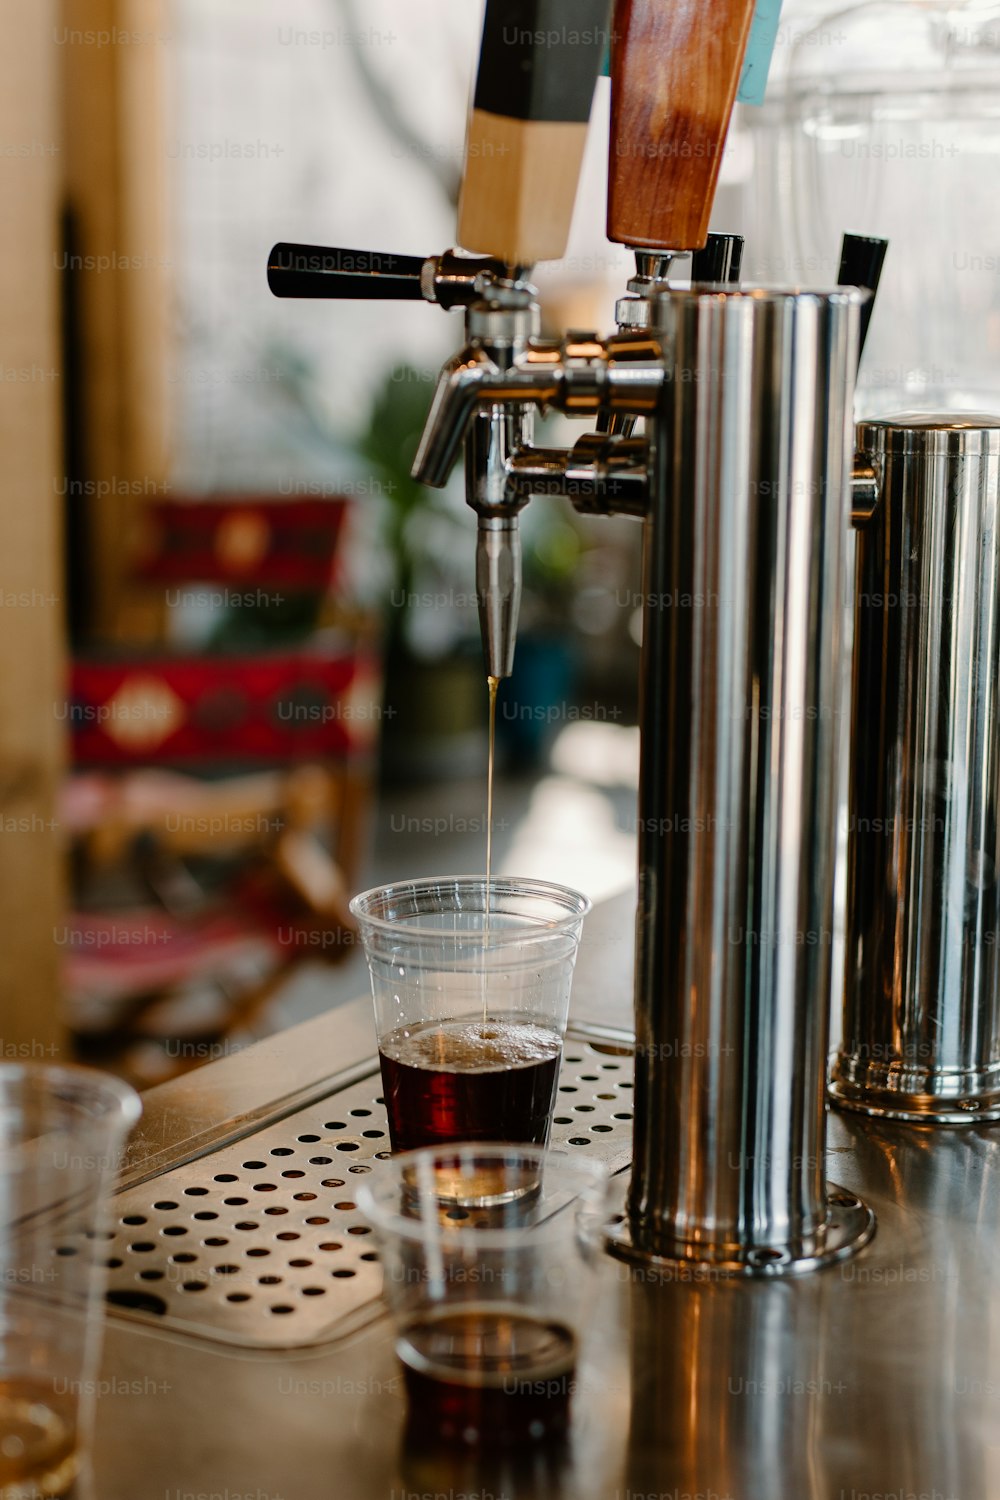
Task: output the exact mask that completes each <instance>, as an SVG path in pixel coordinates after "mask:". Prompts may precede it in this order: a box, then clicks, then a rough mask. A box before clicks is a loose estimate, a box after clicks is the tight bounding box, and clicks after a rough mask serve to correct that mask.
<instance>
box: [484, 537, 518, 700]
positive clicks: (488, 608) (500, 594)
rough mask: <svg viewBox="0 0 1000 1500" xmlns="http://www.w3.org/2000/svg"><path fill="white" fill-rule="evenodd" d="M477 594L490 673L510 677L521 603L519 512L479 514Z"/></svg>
mask: <svg viewBox="0 0 1000 1500" xmlns="http://www.w3.org/2000/svg"><path fill="white" fill-rule="evenodd" d="M476 595H477V598H478V600H479V626H480V629H481V631H482V636H483V653H484V655H485V657H486V672H487V676H489V677H498V678H499V677H509V676H510V675H511V673H512V671H513V670H514V645H515V642H516V640H517V615H518V610H519V609H520V605H521V532H520V528H519V527H518V524H517V513H516V512H515V513H513V514H512V515H508V516H482V515H481V516H480V517H479V529H478V533H477V536H476Z"/></svg>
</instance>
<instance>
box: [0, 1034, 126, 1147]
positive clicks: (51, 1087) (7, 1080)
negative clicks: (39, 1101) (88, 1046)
mask: <svg viewBox="0 0 1000 1500" xmlns="http://www.w3.org/2000/svg"><path fill="white" fill-rule="evenodd" d="M10 1084H20V1085H22V1086H23V1085H25V1084H27V1085H29V1086H30V1087H31V1089H32V1090H33V1091H34V1092H35V1093H36V1094H48V1095H49V1096H50V1097H52V1098H53V1099H57V1100H58V1099H60V1098H62V1097H64V1096H73V1095H75V1096H76V1097H77V1098H78V1099H79V1100H80V1101H81V1107H82V1102H83V1101H84V1100H85V1099H88V1098H89V1099H90V1100H91V1101H94V1102H99V1103H100V1106H101V1107H100V1108H99V1110H98V1111H97V1112H94V1113H90V1114H89V1115H88V1119H89V1121H90V1123H91V1124H93V1125H95V1126H98V1125H103V1124H106V1123H113V1124H121V1125H123V1126H124V1127H125V1128H126V1129H131V1127H132V1126H133V1125H135V1124H136V1123H137V1121H138V1120H139V1118H140V1116H141V1115H142V1100H141V1099H140V1097H139V1095H138V1093H137V1091H136V1090H135V1089H134V1088H133V1087H132V1085H131V1084H130V1083H126V1082H125V1080H124V1079H122V1078H117V1077H116V1076H115V1075H114V1074H113V1073H107V1072H105V1071H104V1070H103V1069H102V1068H88V1067H86V1066H84V1065H83V1064H80V1063H41V1062H28V1061H24V1060H20V1059H19V1060H11V1061H6V1062H0V1099H2V1098H3V1096H4V1094H5V1093H6V1092H7V1087H8V1085H10ZM60 1090H62V1091H64V1093H61V1092H60ZM67 1102H68V1100H67ZM0 1160H2V1151H0Z"/></svg>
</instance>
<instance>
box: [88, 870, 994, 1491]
mask: <svg viewBox="0 0 1000 1500" xmlns="http://www.w3.org/2000/svg"><path fill="white" fill-rule="evenodd" d="M592 916H593V926H592V927H591V929H590V931H589V932H587V933H585V936H584V941H583V950H582V952H581V959H580V963H579V965H578V968H577V983H576V986H575V991H574V1014H575V1016H576V1018H577V1020H578V1021H579V1020H582V1019H586V1020H601V1021H602V1022H604V1023H605V1024H606V1025H618V1026H621V1025H623V1024H627V1022H628V1020H629V1018H630V1016H631V1011H632V997H631V984H630V977H629V967H630V959H629V953H630V949H631V922H632V901H631V899H626V900H623V901H618V902H613V903H608V905H607V906H606V907H604V908H603V909H602V908H598V909H595V911H594V913H593V914H592ZM373 1042H374V1039H373V1037H372V1033H371V1002H370V1000H368V999H367V998H365V999H363V1000H359V1001H358V1002H357V1004H355V1005H352V1006H349V1007H347V1008H344V1009H341V1010H338V1011H336V1012H333V1013H331V1014H330V1015H328V1016H325V1017H323V1018H321V1019H319V1020H317V1021H313V1022H309V1023H307V1024H306V1025H304V1026H301V1027H298V1028H296V1029H295V1030H293V1031H290V1032H286V1033H284V1034H283V1035H281V1036H278V1037H274V1038H272V1039H271V1040H269V1041H267V1042H264V1043H261V1044H259V1045H258V1046H255V1047H252V1048H249V1049H248V1050H246V1051H245V1052H242V1053H240V1054H239V1055H237V1056H234V1057H231V1058H227V1059H225V1060H224V1061H220V1062H218V1063H213V1064H211V1065H210V1066H208V1067H206V1068H203V1069H201V1070H199V1071H198V1072H197V1073H192V1074H188V1075H186V1076H185V1077H184V1078H182V1079H178V1080H177V1081H176V1082H174V1083H171V1084H168V1085H166V1086H165V1087H163V1088H160V1089H155V1090H153V1091H152V1092H151V1093H150V1094H149V1095H147V1096H146V1114H145V1118H144V1122H143V1126H142V1131H141V1133H139V1134H137V1136H136V1138H135V1140H134V1143H133V1149H132V1153H131V1158H130V1174H131V1176H132V1178H133V1180H141V1179H143V1178H145V1177H147V1176H148V1175H149V1173H150V1172H151V1171H163V1170H169V1169H170V1166H171V1164H175V1163H177V1162H179V1161H183V1160H185V1159H190V1158H191V1157H192V1156H197V1155H199V1154H200V1153H201V1152H203V1151H205V1150H212V1149H215V1148H216V1147H217V1146H218V1143H219V1141H220V1140H232V1139H234V1138H235V1137H237V1136H241V1137H242V1138H243V1139H244V1141H245V1144H246V1148H247V1149H246V1155H247V1158H248V1159H251V1158H252V1157H253V1156H254V1155H255V1153H256V1150H257V1145H256V1144H255V1142H256V1141H257V1140H258V1139H259V1134H260V1130H261V1128H262V1127H263V1128H268V1129H269V1128H271V1127H272V1126H273V1124H274V1122H275V1120H276V1119H277V1118H280V1117H281V1116H282V1115H284V1114H286V1113H287V1112H288V1110H289V1107H290V1106H293V1105H294V1106H295V1107H297V1106H298V1105H299V1103H300V1102H301V1097H302V1093H303V1091H307V1092H308V1093H309V1094H310V1095H311V1096H312V1095H319V1094H322V1093H323V1092H324V1086H323V1070H324V1068H326V1069H330V1068H331V1067H336V1068H338V1069H341V1070H343V1071H342V1072H341V1073H340V1074H339V1075H337V1076H334V1077H331V1078H330V1079H329V1080H328V1081H327V1084H326V1089H325V1092H326V1095H327V1097H329V1098H330V1099H331V1102H332V1100H333V1099H335V1098H336V1097H337V1096H338V1094H339V1092H340V1089H341V1086H342V1085H343V1084H344V1082H345V1079H350V1078H352V1077H353V1076H354V1075H355V1074H356V1072H357V1071H358V1070H360V1069H363V1068H364V1069H368V1068H370V1067H371V1064H372V1061H373ZM350 1086H351V1085H350V1084H347V1087H350ZM592 1087H593V1089H594V1090H595V1092H599V1091H600V1090H601V1089H602V1088H603V1085H602V1083H601V1082H595V1083H594V1084H593V1085H592ZM579 1097H581V1098H582V1096H579ZM827 1149H828V1170H829V1172H830V1174H831V1175H832V1176H834V1177H836V1179H837V1180H838V1181H840V1182H842V1183H843V1184H844V1185H845V1187H846V1188H847V1189H848V1190H849V1191H851V1192H854V1193H857V1194H859V1195H861V1196H863V1197H864V1198H865V1199H866V1200H867V1201H868V1202H870V1203H871V1205H872V1207H873V1208H874V1209H875V1212H876V1213H877V1215H878V1220H879V1232H878V1234H877V1236H876V1237H875V1239H874V1240H873V1241H872V1242H871V1244H869V1245H868V1246H866V1248H865V1249H864V1250H863V1251H862V1252H861V1254H860V1255H858V1256H857V1257H855V1258H854V1259H852V1260H849V1261H846V1262H844V1263H842V1264H840V1265H835V1266H831V1267H829V1268H828V1269H826V1270H824V1271H822V1272H820V1273H819V1274H817V1275H816V1276H813V1277H807V1278H804V1279H795V1280H791V1281H787V1280H780V1279H779V1280H776V1281H767V1280H765V1281H742V1280H741V1281H734V1282H721V1283H720V1282H707V1281H706V1280H705V1279H704V1275H705V1273H704V1268H702V1267H699V1266H696V1265H680V1266H678V1267H677V1268H676V1270H675V1273H674V1275H673V1279H672V1280H671V1279H666V1278H664V1277H663V1276H662V1275H661V1274H660V1273H659V1272H658V1271H656V1269H655V1268H652V1267H650V1268H644V1267H631V1266H628V1265H626V1264H624V1263H621V1262H616V1261H613V1260H610V1259H608V1260H606V1261H605V1263H604V1265H603V1266H602V1268H601V1270H600V1272H599V1286H598V1292H597V1294H596V1295H595V1297H594V1307H593V1318H594V1338H593V1340H592V1341H591V1352H590V1354H589V1355H588V1357H587V1359H586V1360H585V1362H584V1364H583V1365H582V1366H581V1368H580V1370H579V1383H578V1388H577V1390H576V1392H575V1394H574V1396H573V1412H574V1415H573V1423H572V1430H571V1434H570V1441H569V1443H568V1444H567V1445H566V1446H565V1447H564V1448H562V1449H559V1450H555V1451H552V1450H548V1449H546V1451H545V1452H542V1453H537V1454H533V1455H530V1454H526V1455H514V1456H512V1457H505V1456H503V1455H500V1456H494V1457H493V1458H488V1457H487V1456H486V1455H484V1454H482V1453H478V1454H474V1455H472V1456H471V1458H469V1457H465V1458H463V1456H462V1455H461V1454H456V1453H455V1451H454V1450H453V1449H452V1450H451V1451H442V1450H441V1449H440V1448H438V1449H435V1448H433V1447H432V1446H431V1447H429V1446H428V1445H427V1444H425V1443H421V1442H420V1441H419V1434H416V1435H414V1434H412V1433H408V1432H407V1430H406V1403H405V1398H404V1394H403V1390H402V1380H401V1376H400V1371H399V1367H398V1364H397V1362H396V1358H395V1355H394V1352H393V1334H392V1329H391V1325H390V1323H389V1320H388V1318H387V1317H382V1318H380V1319H378V1320H377V1321H376V1322H374V1323H372V1324H371V1325H369V1326H368V1327H367V1328H365V1329H364V1330H362V1331H360V1332H359V1333H358V1335H357V1336H356V1337H354V1338H353V1339H351V1340H349V1341H347V1342H340V1343H337V1344H333V1345H331V1346H328V1347H326V1348H322V1349H309V1350H304V1349H291V1350H263V1351H262V1350H250V1349H240V1348H237V1347H229V1348H226V1347H223V1346H220V1345H217V1344H215V1345H213V1344H211V1343H209V1342H207V1341H206V1340H203V1339H198V1338H194V1337H186V1336H183V1335H179V1334H178V1333H177V1332H170V1333H168V1332H167V1331H165V1330H164V1331H159V1330H157V1329H156V1328H151V1327H149V1326H142V1325H140V1324H138V1323H136V1322H134V1321H131V1320H129V1319H128V1318H127V1317H123V1316H119V1314H118V1313H117V1312H115V1311H112V1316H111V1317H110V1318H109V1320H108V1327H107V1336H106V1340H105V1356H104V1363H103V1367H102V1371H101V1379H102V1381H103V1382H104V1384H103V1387H102V1398H101V1400H100V1402H99V1403H98V1425H97V1442H96V1451H95V1468H96V1486H95V1494H96V1495H97V1496H99V1497H100V1500H137V1497H140V1496H141V1497H146V1496H162V1497H164V1500H190V1497H191V1496H192V1495H206V1494H207V1495H212V1494H215V1495H225V1494H226V1492H227V1490H228V1493H229V1496H230V1497H231V1500H235V1497H236V1496H237V1495H252V1496H254V1500H279V1497H281V1500H293V1497H294V1500H381V1497H385V1500H390V1497H391V1500H414V1496H422V1495H425V1494H427V1493H430V1494H437V1493H440V1492H442V1491H443V1492H452V1491H454V1495H455V1496H458V1495H461V1494H465V1495H467V1496H471V1495H474V1494H479V1495H481V1496H482V1497H483V1500H485V1497H486V1496H492V1497H496V1500H499V1497H501V1496H504V1497H511V1500H551V1497H552V1496H561V1497H565V1500H639V1497H640V1496H642V1497H644V1500H648V1497H649V1496H650V1495H655V1496H656V1497H657V1500H680V1497H682V1496H684V1495H689V1496H697V1495H702V1496H703V1497H705V1500H710V1497H717V1500H724V1497H727V1496H728V1497H729V1500H772V1497H774V1500H871V1497H873V1496H875V1495H882V1496H884V1497H888V1496H893V1497H894V1500H904V1497H905V1500H916V1497H921V1496H922V1497H924V1500H993V1497H994V1496H996V1495H997V1494H1000V1403H998V1400H997V1396H998V1393H1000V1249H998V1246H1000V1134H998V1132H997V1131H995V1130H989V1129H981V1128H975V1127H974V1128H972V1129H969V1130H965V1131H934V1130H930V1129H926V1128H922V1127H919V1126H912V1125H905V1124H898V1123H895V1122H893V1121H882V1120H873V1119H865V1118H863V1117H861V1116H858V1115H853V1116H852V1115H833V1116H831V1118H830V1122H829V1131H828V1147H827ZM624 1187H625V1180H624V1178H623V1179H622V1189H623V1191H624ZM313 1207H315V1205H313ZM303 1212H310V1213H311V1212H312V1207H310V1208H309V1209H308V1210H306V1209H304V1210H303ZM209 1227H210V1226H209ZM191 1250H192V1251H193V1252H194V1253H197V1252H198V1246H197V1245H193V1246H192V1247H191ZM139 1259H141V1257H139ZM262 1274H270V1273H267V1272H263V1273H262ZM453 1500H454V1497H453Z"/></svg>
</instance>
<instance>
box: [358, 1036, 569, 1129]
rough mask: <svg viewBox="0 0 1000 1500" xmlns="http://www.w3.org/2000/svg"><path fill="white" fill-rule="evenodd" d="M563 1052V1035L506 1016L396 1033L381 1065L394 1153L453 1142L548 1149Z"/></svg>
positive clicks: (385, 1044) (384, 1047) (384, 1045)
mask: <svg viewBox="0 0 1000 1500" xmlns="http://www.w3.org/2000/svg"><path fill="white" fill-rule="evenodd" d="M561 1054H562V1041H561V1039H560V1037H559V1034H558V1032H555V1031H552V1030H550V1029H549V1028H548V1027H547V1026H543V1025H540V1024H539V1023H537V1022H534V1021H523V1020H513V1019H511V1018H509V1017H503V1016H496V1017H495V1016H491V1017H490V1018H489V1020H488V1021H483V1020H481V1019H477V1020H464V1021H430V1022H427V1023H426V1024H425V1025H423V1026H406V1027H401V1028H400V1029H399V1030H398V1031H394V1032H391V1033H390V1034H389V1036H387V1037H383V1039H382V1042H381V1044H380V1047H379V1059H380V1061H381V1064H382V1091H383V1094H384V1096H385V1106H386V1111H387V1113H388V1116H389V1138H390V1140H391V1142H392V1148H393V1150H394V1151H413V1150H416V1149H417V1148H418V1147H420V1146H438V1145H447V1144H449V1143H450V1142H452V1141H512V1142H516V1143H517V1144H519V1145H533V1146H544V1145H545V1142H546V1140H547V1138H548V1133H549V1123H550V1121H551V1119H552V1111H553V1108H554V1106H555V1096H556V1081H557V1078H558V1075H559V1059H560V1056H561Z"/></svg>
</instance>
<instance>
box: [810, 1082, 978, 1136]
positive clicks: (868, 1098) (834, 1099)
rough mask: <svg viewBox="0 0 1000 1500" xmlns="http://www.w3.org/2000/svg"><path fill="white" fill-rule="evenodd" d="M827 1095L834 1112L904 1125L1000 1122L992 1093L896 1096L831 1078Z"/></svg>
mask: <svg viewBox="0 0 1000 1500" xmlns="http://www.w3.org/2000/svg"><path fill="white" fill-rule="evenodd" d="M827 1093H828V1094H829V1097H830V1102H831V1104H835V1105H836V1106H837V1108H838V1109H846V1110H851V1111H853V1112H854V1113H855V1114H861V1115H869V1116H871V1117H873V1118H875V1119H879V1120H899V1121H901V1122H902V1123H904V1124H908V1125H981V1124H988V1123H989V1122H990V1121H993V1120H1000V1094H997V1093H995V1092H991V1093H985V1094H977V1095H976V1096H975V1097H971V1096H965V1097H960V1098H956V1097H954V1096H952V1097H951V1098H947V1097H945V1096H944V1095H943V1094H909V1093H896V1092H894V1091H893V1090H891V1089H875V1088H871V1087H869V1086H867V1085H864V1084H857V1083H847V1082H845V1080H844V1079H842V1078H834V1079H832V1080H831V1082H830V1083H829V1084H828V1086H827Z"/></svg>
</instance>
